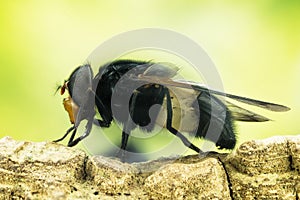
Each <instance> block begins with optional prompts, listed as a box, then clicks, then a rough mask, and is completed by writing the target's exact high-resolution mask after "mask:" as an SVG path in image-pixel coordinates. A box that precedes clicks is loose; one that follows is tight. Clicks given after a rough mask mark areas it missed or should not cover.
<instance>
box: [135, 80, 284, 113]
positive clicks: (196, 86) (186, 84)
mask: <svg viewBox="0 0 300 200" xmlns="http://www.w3.org/2000/svg"><path fill="white" fill-rule="evenodd" d="M138 79H139V80H143V81H146V82H149V83H158V84H162V85H165V86H173V87H181V88H190V89H193V90H197V91H200V92H209V93H210V94H215V95H219V96H224V97H227V98H231V99H234V100H236V101H239V102H242V103H246V104H249V105H253V106H257V107H260V108H264V109H267V110H271V111H274V112H285V111H288V110H290V108H289V107H287V106H284V105H280V104H275V103H270V102H265V101H260V100H256V99H251V98H248V97H241V96H237V95H233V94H227V93H224V92H220V91H216V90H213V89H209V88H208V87H207V86H205V85H203V84H200V83H196V82H192V81H185V80H172V79H169V78H162V77H156V76H147V75H145V76H144V75H140V76H138Z"/></svg>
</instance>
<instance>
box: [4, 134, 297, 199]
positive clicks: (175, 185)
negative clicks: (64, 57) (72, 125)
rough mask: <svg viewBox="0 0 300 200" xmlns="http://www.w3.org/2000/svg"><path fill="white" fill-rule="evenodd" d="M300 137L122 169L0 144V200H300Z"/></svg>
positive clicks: (47, 147)
mask: <svg viewBox="0 0 300 200" xmlns="http://www.w3.org/2000/svg"><path fill="white" fill-rule="evenodd" d="M299 196H300V136H293V137H292V136H291V137H279V136H278V137H273V138H269V139H265V140H253V141H249V142H245V143H244V144H242V145H241V146H240V147H238V148H237V150H236V151H235V152H233V153H231V154H228V155H227V154H207V155H206V156H201V157H199V156H198V155H192V156H186V157H181V158H177V159H175V158H162V159H159V160H154V161H148V162H143V163H133V164H128V163H123V162H120V161H119V160H117V159H112V158H107V157H103V156H91V157H90V156H87V155H86V154H85V152H84V151H82V150H78V149H76V148H69V147H65V146H63V145H60V144H56V143H52V142H48V143H47V142H39V143H36V142H23V141H15V140H13V139H12V138H10V137H4V138H2V139H1V140H0V199H299Z"/></svg>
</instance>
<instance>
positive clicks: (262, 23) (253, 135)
mask: <svg viewBox="0 0 300 200" xmlns="http://www.w3.org/2000/svg"><path fill="white" fill-rule="evenodd" d="M0 5H1V8H0V25H1V34H0V35H1V37H0V91H1V97H0V112H1V115H0V137H3V136H7V135H9V136H11V137H13V138H14V139H18V140H31V141H51V140H53V139H57V138H58V137H60V136H62V134H63V133H64V132H65V130H66V129H67V127H69V126H70V124H69V119H68V115H67V113H66V112H65V111H64V109H63V107H62V97H61V96H60V95H56V96H54V95H53V94H54V92H55V89H56V87H57V84H61V83H62V81H63V80H64V79H65V78H67V77H68V76H69V74H70V72H71V71H72V70H73V69H74V68H75V67H76V66H78V65H80V64H82V63H83V62H85V59H86V58H87V57H88V55H89V54H90V53H91V52H92V51H93V50H94V49H95V48H96V47H97V46H98V45H99V44H101V43H102V42H104V41H105V40H107V39H109V38H110V37H112V36H113V35H116V34H118V33H121V32H124V31H129V30H133V29H138V28H146V27H155V28H167V29H170V30H173V31H176V32H179V33H182V34H184V35H186V36H188V37H189V38H191V39H193V40H194V41H196V42H197V43H198V44H199V45H200V46H202V47H203V48H204V49H205V50H206V52H207V53H208V55H209V56H210V57H211V58H212V60H213V61H214V63H215V64H216V66H217V68H218V71H219V73H220V75H221V77H222V80H223V84H224V87H225V90H226V91H227V92H229V93H234V94H238V95H242V96H248V97H252V98H256V99H261V100H266V101H270V102H275V103H281V104H284V105H287V106H289V107H291V108H292V110H291V111H290V112H287V113H270V112H268V111H262V110H260V109H258V110H257V109H255V110H257V111H258V112H259V113H261V114H264V115H266V116H267V117H270V118H272V119H273V120H274V121H272V122H267V123H238V124H237V129H238V132H239V136H238V137H239V143H241V142H243V141H245V140H249V139H260V138H266V137H269V136H272V135H296V134H299V133H300V126H299V118H298V117H299V115H300V92H299V86H300V12H299V10H300V1H297V0H294V1H293V0H287V1H284V0H265V1H258V0H257V1H234V0H231V1H226V3H225V1H223V2H220V1H212V0H207V1H186V2H184V1H171V0H167V1H158V0H154V1H143V2H142V1H133V0H127V1H109V2H108V1H100V0H94V1H70V0H69V1H67V0H53V1H38V0H27V1H20V0H19V1H18V0H16V1H6V2H4V1H1V3H0ZM247 108H249V107H247ZM79 147H82V144H81V145H79Z"/></svg>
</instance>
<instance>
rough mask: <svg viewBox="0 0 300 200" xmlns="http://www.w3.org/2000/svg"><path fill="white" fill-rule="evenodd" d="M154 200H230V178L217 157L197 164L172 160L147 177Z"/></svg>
mask: <svg viewBox="0 0 300 200" xmlns="http://www.w3.org/2000/svg"><path fill="white" fill-rule="evenodd" d="M145 189H146V191H147V193H148V196H149V197H150V198H153V199H186V198H188V199H231V197H230V191H229V187H228V182H227V177H226V174H225V171H224V170H223V167H222V164H221V163H220V161H219V160H218V159H216V158H205V159H203V160H202V159H201V160H200V159H198V162H196V163H190V164H186V163H177V162H176V163H171V164H167V165H165V166H163V167H161V168H159V169H158V170H157V171H156V172H154V173H153V174H152V175H150V176H149V177H148V178H147V179H146V180H145Z"/></svg>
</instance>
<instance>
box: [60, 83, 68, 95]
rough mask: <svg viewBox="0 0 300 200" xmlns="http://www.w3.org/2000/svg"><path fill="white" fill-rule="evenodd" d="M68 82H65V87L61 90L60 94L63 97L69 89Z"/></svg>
mask: <svg viewBox="0 0 300 200" xmlns="http://www.w3.org/2000/svg"><path fill="white" fill-rule="evenodd" d="M67 84H68V82H67V81H65V82H64V85H63V86H61V88H60V94H61V95H63V94H64V93H65V91H66V89H67V88H68V85H67Z"/></svg>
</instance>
